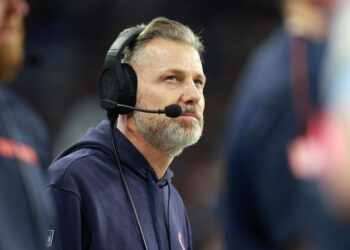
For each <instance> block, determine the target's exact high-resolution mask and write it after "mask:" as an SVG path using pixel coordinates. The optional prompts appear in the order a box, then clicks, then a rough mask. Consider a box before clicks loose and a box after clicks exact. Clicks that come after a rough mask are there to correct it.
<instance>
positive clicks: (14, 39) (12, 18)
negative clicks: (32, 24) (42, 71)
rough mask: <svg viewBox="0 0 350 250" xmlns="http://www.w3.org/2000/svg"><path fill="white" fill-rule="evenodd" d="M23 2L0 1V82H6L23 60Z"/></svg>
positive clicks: (23, 0) (25, 10) (26, 7)
mask: <svg viewBox="0 0 350 250" xmlns="http://www.w3.org/2000/svg"><path fill="white" fill-rule="evenodd" d="M28 10H29V8H28V5H27V2H26V1H25V0H0V82H4V81H8V80H9V79H10V78H11V77H12V75H13V74H14V73H15V71H16V70H17V68H18V67H19V65H20V64H21V62H22V59H23V38H24V30H23V17H24V16H25V15H26V14H27V13H28Z"/></svg>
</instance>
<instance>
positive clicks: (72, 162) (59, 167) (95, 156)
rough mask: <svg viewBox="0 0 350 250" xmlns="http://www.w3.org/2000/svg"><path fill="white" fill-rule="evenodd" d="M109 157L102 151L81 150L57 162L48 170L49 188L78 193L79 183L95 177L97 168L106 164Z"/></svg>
mask: <svg viewBox="0 0 350 250" xmlns="http://www.w3.org/2000/svg"><path fill="white" fill-rule="evenodd" d="M108 157H110V156H108V155H106V154H105V153H104V152H103V151H100V150H92V149H89V148H83V149H79V150H77V151H74V152H72V153H70V154H68V155H65V156H64V157H62V158H59V159H57V160H55V161H54V162H53V163H52V164H51V165H50V167H49V168H48V170H47V177H48V185H47V186H48V187H49V188H50V187H54V188H59V189H64V190H68V191H72V192H76V193H78V191H77V190H78V189H79V187H78V186H79V183H81V182H84V181H86V179H87V177H88V176H93V175H94V171H96V166H100V165H101V164H102V165H103V164H106V162H107V161H108Z"/></svg>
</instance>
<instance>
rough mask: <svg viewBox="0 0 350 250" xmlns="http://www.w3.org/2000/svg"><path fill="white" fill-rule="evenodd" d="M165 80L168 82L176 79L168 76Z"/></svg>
mask: <svg viewBox="0 0 350 250" xmlns="http://www.w3.org/2000/svg"><path fill="white" fill-rule="evenodd" d="M166 79H167V80H170V81H175V80H176V77H175V76H168V77H167V78H166Z"/></svg>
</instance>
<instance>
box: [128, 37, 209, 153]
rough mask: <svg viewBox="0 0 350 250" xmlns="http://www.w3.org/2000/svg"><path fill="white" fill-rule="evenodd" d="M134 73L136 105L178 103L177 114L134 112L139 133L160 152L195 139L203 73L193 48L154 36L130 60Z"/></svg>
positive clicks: (200, 123) (177, 148)
mask: <svg viewBox="0 0 350 250" xmlns="http://www.w3.org/2000/svg"><path fill="white" fill-rule="evenodd" d="M131 64H132V66H133V68H134V69H135V71H136V73H137V77H138V91H137V102H136V106H137V107H142V108H147V109H164V107H166V106H167V105H169V104H178V105H180V106H181V107H182V110H183V114H182V115H181V116H179V117H177V118H169V117H166V116H165V115H157V114H144V113H140V112H135V113H134V117H135V121H136V124H137V127H138V129H139V131H140V132H141V134H142V135H143V137H144V138H145V139H146V140H147V141H148V142H149V143H151V144H152V145H153V146H155V147H156V148H158V149H159V150H161V151H162V152H164V153H166V154H168V155H171V156H176V155H178V154H180V153H181V152H182V149H183V148H185V147H187V146H190V145H192V144H194V143H196V142H197V141H198V140H199V138H200V136H201V134H202V130H203V123H204V121H203V112H204V106H205V102H204V96H203V88H204V84H205V76H204V73H203V68H202V63H201V60H200V56H199V54H198V52H197V50H196V49H194V48H193V47H192V46H189V45H187V44H184V43H179V42H176V41H172V40H168V39H163V38H154V39H153V40H151V41H150V42H149V43H148V44H147V45H146V46H145V47H144V48H143V49H141V51H140V53H139V54H138V55H136V56H135V57H134V59H133V60H132V61H131Z"/></svg>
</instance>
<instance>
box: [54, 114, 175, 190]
mask: <svg viewBox="0 0 350 250" xmlns="http://www.w3.org/2000/svg"><path fill="white" fill-rule="evenodd" d="M113 136H114V138H115V141H116V148H117V152H118V156H119V160H120V162H121V163H122V164H123V165H125V166H127V167H128V168H129V169H130V170H131V171H132V172H134V173H135V174H136V175H137V176H139V177H141V178H142V179H143V180H145V181H147V178H148V176H147V175H148V173H150V174H151V176H152V179H153V181H154V182H155V183H156V184H157V185H158V186H160V187H162V186H164V185H166V184H167V183H170V181H171V178H172V177H173V175H174V174H173V172H172V171H171V170H170V169H169V168H168V169H167V170H166V172H165V174H164V176H163V177H162V178H161V179H159V180H158V178H157V175H156V173H155V171H154V170H153V168H152V167H151V165H150V164H149V163H148V161H147V160H146V158H145V157H144V156H143V155H142V154H141V153H140V152H139V151H138V150H137V149H136V148H135V147H134V145H133V144H132V143H131V142H130V141H129V139H128V138H126V137H125V136H124V134H123V133H121V132H120V131H119V130H118V129H117V128H114V129H113ZM82 148H84V149H86V148H91V149H97V150H101V151H103V152H105V153H106V154H107V155H111V156H113V157H114V151H113V145H112V139H111V134H110V124H109V121H107V120H104V121H102V122H101V123H100V124H99V125H98V126H97V127H96V128H90V129H89V130H88V131H87V132H86V134H85V135H84V136H83V137H82V138H81V139H80V140H79V141H78V142H76V143H75V144H73V145H71V146H70V147H68V148H67V149H65V150H64V151H63V152H61V153H60V154H59V155H58V156H57V157H56V159H55V160H54V162H55V161H57V160H59V159H61V158H63V157H64V156H66V155H69V154H71V153H73V152H75V151H78V150H79V149H82ZM130 155H132V156H133V157H129V156H130ZM115 167H117V162H116V165H115Z"/></svg>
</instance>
